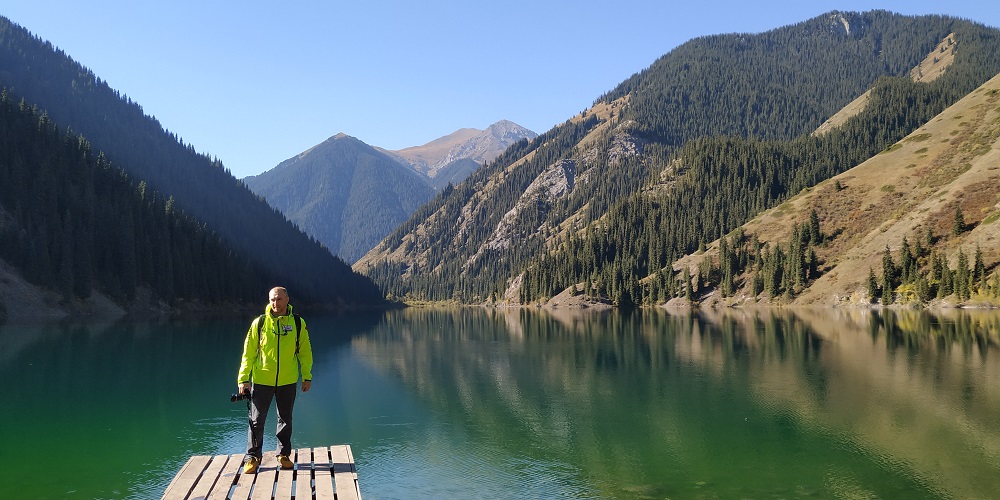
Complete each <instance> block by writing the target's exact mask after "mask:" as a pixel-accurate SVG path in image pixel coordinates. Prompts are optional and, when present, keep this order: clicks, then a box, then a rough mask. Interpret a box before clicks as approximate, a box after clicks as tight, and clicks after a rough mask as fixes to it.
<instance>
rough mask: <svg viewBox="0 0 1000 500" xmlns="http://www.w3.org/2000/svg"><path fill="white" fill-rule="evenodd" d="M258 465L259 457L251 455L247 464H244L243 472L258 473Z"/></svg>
mask: <svg viewBox="0 0 1000 500" xmlns="http://www.w3.org/2000/svg"><path fill="white" fill-rule="evenodd" d="M258 465H260V459H259V458H257V457H250V458H248V459H247V462H246V463H245V464H243V473H244V474H256V473H257V466H258Z"/></svg>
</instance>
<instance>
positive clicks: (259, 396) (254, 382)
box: [237, 287, 313, 474]
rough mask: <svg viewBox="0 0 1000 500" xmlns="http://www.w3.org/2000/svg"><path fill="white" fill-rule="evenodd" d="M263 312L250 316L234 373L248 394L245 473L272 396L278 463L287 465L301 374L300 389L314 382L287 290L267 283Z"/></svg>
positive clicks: (305, 338)
mask: <svg viewBox="0 0 1000 500" xmlns="http://www.w3.org/2000/svg"><path fill="white" fill-rule="evenodd" d="M268 302H269V303H268V306H267V308H266V309H265V311H264V314H262V315H261V316H259V317H258V318H257V319H255V320H253V322H252V323H251V324H250V330H249V331H248V332H247V336H246V340H245V341H244V342H243V360H242V361H241V362H240V372H239V375H238V377H237V383H238V390H239V392H240V393H241V394H247V393H249V394H250V401H251V403H252V405H251V408H250V429H249V430H248V431H247V441H248V444H247V460H246V463H245V464H244V465H243V472H244V473H245V474H254V473H256V472H257V467H258V466H259V465H260V458H261V447H262V445H263V442H264V421H265V420H266V419H267V409H268V408H269V407H270V406H271V399H272V398H273V399H276V406H277V408H278V429H277V432H276V434H275V435H276V436H277V437H278V463H279V464H280V465H281V468H282V469H291V468H292V466H293V464H292V461H291V459H290V458H289V455H291V453H292V407H293V406H294V405H295V390H296V385H297V383H298V381H299V375H300V373H301V375H302V392H307V391H309V389H310V388H311V386H312V361H313V359H312V346H311V345H310V344H309V331H308V330H307V329H306V323H305V321H302V319H301V318H300V317H299V316H298V315H296V314H293V313H292V306H291V305H289V304H288V291H287V290H285V289H284V288H282V287H275V288H272V289H271V292H270V293H269V294H268Z"/></svg>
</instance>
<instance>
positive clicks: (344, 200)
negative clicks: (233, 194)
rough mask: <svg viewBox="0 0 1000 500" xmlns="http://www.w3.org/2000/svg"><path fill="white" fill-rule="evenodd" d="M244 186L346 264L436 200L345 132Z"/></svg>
mask: <svg viewBox="0 0 1000 500" xmlns="http://www.w3.org/2000/svg"><path fill="white" fill-rule="evenodd" d="M243 182H245V183H246V185H247V186H248V187H249V188H250V189H251V190H253V191H254V192H255V193H257V194H259V195H261V196H263V197H264V198H265V199H266V200H267V201H268V203H270V204H271V205H272V206H274V207H275V208H277V209H278V210H280V211H281V212H282V213H284V214H285V216H286V217H288V219H289V220H291V221H292V222H294V223H295V224H296V225H297V226H299V228H301V229H302V230H303V231H305V232H306V233H308V234H310V235H312V236H313V237H314V238H316V239H317V240H318V241H319V242H320V243H322V244H323V245H324V246H326V247H327V248H328V249H330V251H331V252H333V253H334V254H335V255H338V256H340V257H341V258H343V259H344V260H345V261H348V262H353V261H354V260H356V259H357V258H358V257H360V256H361V255H364V253H365V252H367V251H368V250H369V249H370V248H371V247H372V246H374V245H375V244H376V243H378V241H379V240H381V239H382V238H383V237H384V236H385V235H386V234H388V232H389V231H391V230H392V229H394V228H395V227H396V226H397V225H398V224H399V222H401V221H403V220H405V219H406V218H407V217H409V215H410V214H411V213H413V211H414V210H416V209H417V207H419V206H420V205H422V204H423V203H425V202H426V201H427V200H429V199H430V198H431V197H432V196H433V195H434V189H433V188H432V187H431V186H430V185H429V184H428V183H427V181H426V179H425V178H424V177H422V176H421V175H419V174H417V173H416V172H414V171H412V170H410V169H409V168H408V167H407V166H406V165H404V164H402V163H400V162H399V161H398V160H396V159H395V158H393V157H391V156H389V155H387V154H385V153H382V152H381V151H378V150H376V149H375V148H372V147H371V146H369V145H367V144H365V143H364V142H362V141H360V140H358V139H356V138H354V137H351V136H349V135H347V134H344V133H339V134H337V135H335V136H333V137H331V138H329V139H327V140H326V141H323V142H322V143H320V144H317V145H316V146H313V147H312V148H309V149H308V150H306V151H304V152H302V153H300V154H298V155H296V156H295V157H293V158H290V159H288V160H285V161H283V162H281V163H280V164H278V166H276V167H274V168H273V169H271V170H268V171H267V172H264V173H262V174H260V175H255V176H250V177H247V178H245V179H244V180H243Z"/></svg>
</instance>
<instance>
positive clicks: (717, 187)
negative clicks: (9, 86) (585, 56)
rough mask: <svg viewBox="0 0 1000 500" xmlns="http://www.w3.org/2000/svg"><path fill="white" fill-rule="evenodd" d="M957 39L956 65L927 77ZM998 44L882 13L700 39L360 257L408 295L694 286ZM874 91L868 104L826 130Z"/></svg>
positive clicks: (607, 296) (960, 83) (945, 102)
mask: <svg viewBox="0 0 1000 500" xmlns="http://www.w3.org/2000/svg"><path fill="white" fill-rule="evenodd" d="M948 39H951V40H953V42H952V43H953V44H954V45H955V46H956V47H957V48H956V49H955V50H954V56H953V62H952V63H951V64H950V65H949V66H948V67H947V69H946V70H945V71H944V73H943V74H942V75H941V76H940V77H939V78H937V79H936V80H933V81H931V82H920V81H915V80H914V79H913V78H912V77H911V71H913V70H914V68H916V67H917V66H918V65H920V63H921V62H922V61H924V60H925V59H926V58H927V57H928V54H930V53H931V52H933V51H936V50H940V49H939V47H940V46H941V44H942V43H946V42H945V41H946V40H948ZM998 40H1000V32H998V30H996V29H993V28H988V27H985V26H982V25H980V24H977V23H974V22H971V21H967V20H961V19H956V18H950V17H946V16H915V17H911V16H902V15H899V14H894V13H890V12H885V11H872V12H866V13H855V12H830V13H827V14H824V15H821V16H818V17H816V18H813V19H810V20H807V21H805V22H802V23H798V24H795V25H791V26H785V27H781V28H777V29H774V30H771V31H768V32H765V33H760V34H729V35H715V36H708V37H702V38H697V39H694V40H691V41H690V42H688V43H685V44H683V45H681V46H679V47H677V48H676V49H674V50H673V51H671V52H670V53H668V54H666V55H664V56H663V57H661V58H660V59H658V60H657V61H655V62H654V63H653V64H652V65H651V66H650V67H649V68H647V69H646V70H643V71H642V72H639V73H637V74H635V75H633V76H632V77H630V78H628V79H626V80H625V81H623V82H622V83H621V84H620V85H618V86H617V87H616V88H614V89H612V90H611V91H609V92H608V93H606V94H605V95H603V96H600V97H599V98H598V99H597V100H596V101H595V103H594V105H593V106H592V107H591V108H590V109H588V110H587V111H585V112H584V113H582V114H580V115H577V116H575V117H572V118H571V119H569V120H567V121H566V122H565V123H563V124H562V125H559V126H557V127H555V128H553V129H552V130H550V131H548V132H546V133H544V134H542V135H541V136H539V137H538V138H537V139H535V140H533V141H530V142H527V143H518V144H515V145H513V146H512V147H511V148H510V149H508V150H507V151H505V152H504V153H503V154H501V155H500V156H499V157H498V158H497V159H496V160H494V162H492V163H490V164H489V165H487V166H486V167H485V168H482V169H480V170H478V171H476V172H475V173H473V174H472V175H471V176H470V177H469V178H468V179H467V180H466V181H465V182H463V183H462V184H461V185H458V186H455V189H453V190H450V191H447V192H442V193H441V194H439V195H438V196H437V197H435V199H434V200H432V201H431V202H430V203H429V204H428V205H426V206H424V207H421V208H420V209H419V210H418V211H417V212H416V213H415V214H414V216H413V217H411V218H410V219H409V220H407V221H406V222H404V223H403V224H402V225H401V226H400V227H399V228H398V229H397V230H395V231H393V232H392V233H390V234H389V236H388V237H386V239H385V240H383V241H382V242H381V243H380V244H379V245H378V246H377V247H376V248H375V249H373V250H372V251H371V252H369V253H368V254H366V255H365V256H364V257H363V258H362V259H360V260H359V261H358V262H357V263H355V265H354V268H355V269H356V270H359V271H362V272H365V273H366V274H367V275H368V276H370V277H371V278H372V279H373V280H375V281H376V282H377V283H380V284H381V285H382V287H383V288H384V289H385V290H386V291H387V292H388V293H389V294H391V295H395V296H409V297H414V298H423V299H432V300H452V299H458V300H460V301H463V302H468V303H483V302H487V303H489V302H508V303H534V302H539V301H547V300H549V299H550V298H551V297H553V296H555V295H557V294H559V293H560V292H562V291H564V290H569V291H570V293H572V294H578V295H583V296H586V297H590V298H592V299H593V300H601V301H607V302H609V303H612V304H618V305H622V306H627V305H633V304H654V303H660V302H664V301H666V300H669V299H670V298H671V297H675V296H677V295H681V294H683V293H684V292H683V291H682V287H680V285H679V284H680V283H683V276H675V275H673V273H674V271H673V267H672V263H673V262H674V261H675V260H676V259H678V258H681V257H682V256H683V255H685V254H688V253H691V252H695V251H696V250H698V248H699V247H700V246H703V245H704V244H705V243H706V242H709V241H712V240H714V239H717V238H719V237H720V236H722V235H725V234H728V233H729V232H730V231H732V230H734V229H735V228H737V227H739V226H740V225H741V224H743V223H745V222H747V221H749V220H750V219H751V218H752V217H754V216H755V215H757V214H759V213H761V212H763V211H764V210H767V209H769V208H772V207H775V206H779V205H781V204H782V203H783V202H785V201H786V200H787V199H788V198H790V197H791V196H793V195H794V194H796V193H798V192H800V191H801V190H802V189H805V188H808V187H810V186H814V185H816V184H818V183H819V182H822V181H824V180H826V179H829V178H831V177H833V176H834V175H837V174H840V173H842V172H844V171H845V170H847V169H849V168H851V167H853V166H855V165H857V164H859V163H861V162H863V161H865V160H866V159H868V158H870V157H872V156H874V155H876V154H877V153H878V152H879V151H882V150H884V149H885V148H887V147H889V146H891V145H892V144H894V143H896V142H898V141H899V140H901V139H902V138H903V137H905V136H906V135H907V134H909V133H911V132H912V131H913V130H915V129H916V128H918V127H920V126H921V125H923V124H924V123H926V122H927V121H928V120H930V119H931V118H932V117H933V116H935V115H937V114H938V113H940V112H941V111H943V110H944V109H945V108H947V107H948V106H949V105H951V104H953V103H955V102H956V101H958V100H959V99H960V98H962V97H964V96H965V95H966V94H968V93H969V92H971V91H972V90H974V89H975V88H977V87H978V86H979V85H982V84H983V83H984V82H986V81H987V80H988V79H989V78H991V77H992V76H994V75H996V74H997V73H998V72H1000V50H997V49H998ZM932 59H933V57H932ZM865 92H870V95H869V100H868V104H867V105H866V106H860V105H859V106H858V108H859V109H861V111H860V112H858V113H856V114H855V115H854V116H852V117H850V118H845V120H846V121H845V123H844V124H843V125H840V126H837V127H831V128H832V130H831V131H828V132H822V133H814V132H816V131H817V130H818V129H819V127H820V125H822V124H823V123H824V122H825V121H826V120H827V119H829V118H831V117H833V116H834V115H835V114H836V113H837V112H838V111H839V110H841V109H842V108H844V107H845V106H846V105H847V104H848V103H851V102H852V101H854V100H855V99H857V98H858V97H859V96H861V95H862V94H864V93H865ZM678 272H681V271H678ZM651 277H652V278H651ZM679 287H680V288H679Z"/></svg>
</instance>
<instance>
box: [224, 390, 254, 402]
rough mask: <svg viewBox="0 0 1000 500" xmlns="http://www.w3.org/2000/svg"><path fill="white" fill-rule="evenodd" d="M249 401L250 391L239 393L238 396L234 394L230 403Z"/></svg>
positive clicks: (230, 397)
mask: <svg viewBox="0 0 1000 500" xmlns="http://www.w3.org/2000/svg"><path fill="white" fill-rule="evenodd" d="M249 399H250V391H243V392H240V393H237V394H233V395H232V396H229V402H231V403H235V402H237V401H243V400H249Z"/></svg>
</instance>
